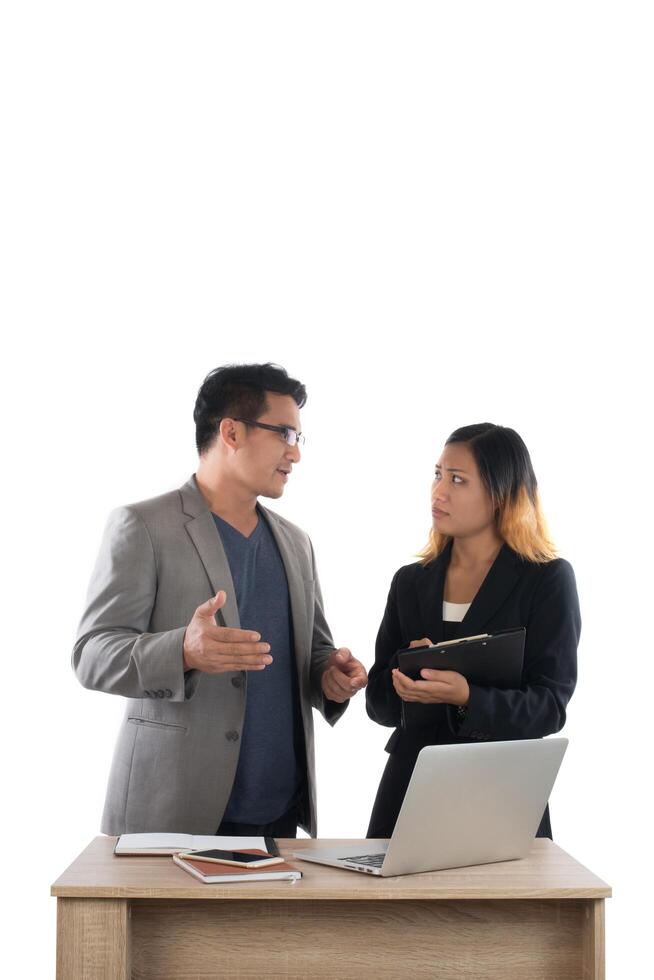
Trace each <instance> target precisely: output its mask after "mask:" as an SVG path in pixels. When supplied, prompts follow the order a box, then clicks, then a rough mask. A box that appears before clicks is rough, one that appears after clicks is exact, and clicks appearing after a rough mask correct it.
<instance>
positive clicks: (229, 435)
mask: <svg viewBox="0 0 654 980" xmlns="http://www.w3.org/2000/svg"><path fill="white" fill-rule="evenodd" d="M218 438H219V439H220V440H222V442H224V443H225V445H226V446H227V447H228V448H229V449H236V448H237V447H238V444H239V436H238V430H237V428H236V423H235V422H234V419H221V420H220V426H219V428H218Z"/></svg>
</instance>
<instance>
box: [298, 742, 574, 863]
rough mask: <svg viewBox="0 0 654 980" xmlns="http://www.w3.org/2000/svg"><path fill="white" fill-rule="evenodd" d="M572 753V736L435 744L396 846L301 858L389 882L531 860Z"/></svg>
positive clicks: (417, 773)
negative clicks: (547, 809) (529, 855)
mask: <svg viewBox="0 0 654 980" xmlns="http://www.w3.org/2000/svg"><path fill="white" fill-rule="evenodd" d="M567 747H568V740H567V738H547V739H540V738H536V739H525V740H521V741H515V742H479V743H473V744H470V743H465V744H462V745H429V746H427V747H426V748H424V749H422V751H421V752H420V754H419V755H418V759H417V762H416V765H415V768H414V770H413V774H412V776H411V782H410V783H409V787H408V789H407V791H406V795H405V797H404V802H403V803H402V809H401V810H400V814H399V816H398V818H397V823H396V824H395V830H394V831H393V836H392V837H391V839H390V840H389V841H388V843H385V844H382V845H380V844H379V843H378V844H374V843H372V842H370V843H368V842H367V841H366V842H362V843H361V844H358V845H357V844H355V845H347V846H344V847H332V848H307V849H306V850H301V851H295V852H294V854H293V857H295V858H299V859H301V860H302V861H314V862H316V863H317V864H329V865H333V866H334V867H337V868H347V869H349V870H350V871H362V872H364V873H365V874H372V875H381V876H383V877H389V876H391V875H406V874H414V873H415V872H418V871H440V870H442V869H444V868H463V867H467V866H468V865H473V864H490V863H493V862H495V861H512V860H515V859H516V858H522V857H525V855H526V854H527V853H528V852H529V849H530V848H531V845H532V843H533V840H534V836H535V834H536V831H537V830H538V825H539V823H540V821H541V818H542V816H543V812H544V810H545V806H546V804H547V800H548V797H549V795H550V792H551V790H552V787H553V785H554V780H555V779H556V775H557V773H558V771H559V766H560V765H561V761H562V759H563V756H564V753H565V750H566V748H567Z"/></svg>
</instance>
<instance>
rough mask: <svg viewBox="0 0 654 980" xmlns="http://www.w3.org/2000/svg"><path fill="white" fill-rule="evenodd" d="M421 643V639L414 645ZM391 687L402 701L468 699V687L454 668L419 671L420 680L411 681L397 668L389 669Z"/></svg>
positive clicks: (441, 701)
mask: <svg viewBox="0 0 654 980" xmlns="http://www.w3.org/2000/svg"><path fill="white" fill-rule="evenodd" d="M419 645H422V643H421V641H420V642H416V646H419ZM391 675H392V678H393V687H394V688H395V691H396V693H397V695H398V697H400V698H402V700H403V701H418V702H420V703H422V704H457V705H463V704H467V703H468V701H469V700H470V687H469V686H468V682H467V680H466V679H465V677H464V676H463V674H458V673H457V672H456V671H455V670H428V669H427V668H426V667H425V668H423V669H422V670H421V671H420V677H421V678H422V680H419V681H412V680H411V678H410V677H407V676H406V674H403V673H402V671H401V670H398V669H397V668H396V669H395V670H393V671H391Z"/></svg>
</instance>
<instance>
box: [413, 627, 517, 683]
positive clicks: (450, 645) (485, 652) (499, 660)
mask: <svg viewBox="0 0 654 980" xmlns="http://www.w3.org/2000/svg"><path fill="white" fill-rule="evenodd" d="M526 633H527V631H526V629H525V628H524V626H521V627H519V628H518V629H509V630H500V631H499V632H497V633H489V634H487V635H485V636H481V637H462V638H461V639H460V640H454V641H448V642H446V643H444V644H438V643H437V644H436V645H435V646H431V647H427V646H425V647H413V649H408V648H407V649H404V650H398V652H397V661H398V664H397V665H398V667H399V668H400V670H401V671H402V673H403V674H406V675H407V677H411V678H412V679H413V680H420V671H421V670H422V669H423V667H428V668H429V669H431V670H456V671H457V673H459V674H463V676H464V677H465V679H466V680H467V681H468V682H469V683H470V684H479V685H480V686H481V687H504V688H516V687H520V683H521V680H522V665H523V661H524V653H525V636H526Z"/></svg>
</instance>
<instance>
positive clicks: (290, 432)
mask: <svg viewBox="0 0 654 980" xmlns="http://www.w3.org/2000/svg"><path fill="white" fill-rule="evenodd" d="M234 421H235V422H245V424H246V425H255V426H256V427H257V429H269V430H270V431H271V432H279V434H280V435H281V436H283V438H284V440H285V441H286V442H287V443H288V444H289V446H303V445H304V436H303V435H302V433H301V432H296V431H295V429H292V428H291V426H290V425H269V424H268V422H255V421H254V419H237V418H235V419H234Z"/></svg>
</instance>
